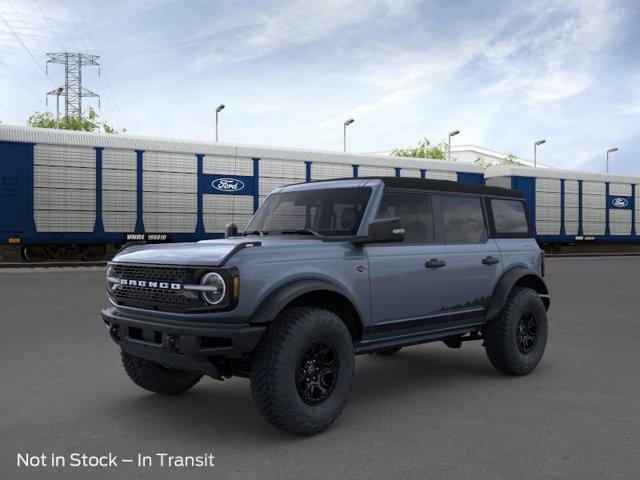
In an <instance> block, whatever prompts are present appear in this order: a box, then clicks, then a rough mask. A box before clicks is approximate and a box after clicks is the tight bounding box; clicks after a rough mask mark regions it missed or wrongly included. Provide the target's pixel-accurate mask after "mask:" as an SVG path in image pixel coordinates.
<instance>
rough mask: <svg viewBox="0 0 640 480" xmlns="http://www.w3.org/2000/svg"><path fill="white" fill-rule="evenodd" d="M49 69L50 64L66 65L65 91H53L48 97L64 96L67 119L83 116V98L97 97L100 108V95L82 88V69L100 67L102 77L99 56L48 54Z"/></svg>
mask: <svg viewBox="0 0 640 480" xmlns="http://www.w3.org/2000/svg"><path fill="white" fill-rule="evenodd" d="M47 56H48V57H49V60H47V69H48V68H49V64H50V63H59V64H62V65H64V90H63V91H62V92H60V89H55V90H51V91H50V92H48V93H47V95H58V96H59V95H64V97H65V100H64V114H65V116H66V117H70V116H71V117H81V116H82V98H83V97H96V98H98V107H99V106H100V95H98V94H97V93H94V92H92V91H91V90H89V89H88V88H85V87H83V86H82V67H93V66H97V67H98V76H99V75H100V64H99V63H98V59H99V58H100V57H99V56H98V55H88V54H86V53H66V52H65V53H47Z"/></svg>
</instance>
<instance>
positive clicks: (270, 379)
mask: <svg viewBox="0 0 640 480" xmlns="http://www.w3.org/2000/svg"><path fill="white" fill-rule="evenodd" d="M353 376H354V354H353V340H352V338H351V335H350V334H349V331H348V330H347V327H346V326H345V325H344V323H343V322H342V320H341V319H340V317H338V316H337V315H336V314H334V313H333V312H330V311H328V310H324V309H322V308H315V307H297V308H293V309H290V310H287V311H285V312H283V313H281V314H280V315H279V316H278V318H277V319H276V321H275V322H274V323H273V324H272V325H270V326H269V328H268V329H267V331H266V332H265V334H264V336H263V337H262V339H261V340H260V343H259V344H258V346H257V348H256V351H255V353H254V356H253V358H252V361H251V394H252V396H253V399H254V400H255V402H256V406H257V407H258V411H259V412H260V414H261V415H262V416H263V417H264V418H265V419H266V420H267V421H268V422H269V423H271V424H272V425H274V426H276V427H278V428H280V429H282V430H285V431H287V432H290V433H293V434H296V435H314V434H316V433H320V432H321V431H323V430H324V429H326V428H327V427H328V426H329V425H331V424H332V423H333V422H334V421H335V419H336V418H337V417H338V416H339V415H340V413H341V412H342V410H343V409H344V407H345V405H346V404H347V400H348V398H349V393H350V392H351V387H352V385H353Z"/></svg>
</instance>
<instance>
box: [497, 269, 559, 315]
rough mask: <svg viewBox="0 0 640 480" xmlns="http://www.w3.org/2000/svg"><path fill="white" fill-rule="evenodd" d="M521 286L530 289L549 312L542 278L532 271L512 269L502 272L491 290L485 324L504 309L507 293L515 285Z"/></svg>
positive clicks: (546, 293) (545, 286)
mask: <svg viewBox="0 0 640 480" xmlns="http://www.w3.org/2000/svg"><path fill="white" fill-rule="evenodd" d="M518 283H520V284H522V286H525V287H529V288H532V289H533V290H535V291H536V292H538V295H540V298H541V299H542V302H543V303H544V307H545V309H546V310H549V304H550V300H549V289H548V288H547V284H546V283H545V281H544V280H543V278H542V277H541V276H540V275H539V274H538V273H537V272H535V271H534V270H531V269H529V268H526V267H514V268H511V269H510V270H507V271H506V272H504V274H503V275H502V277H501V278H500V280H498V283H497V285H496V287H495V288H494V290H493V295H492V296H491V301H490V302H489V306H488V307H487V310H486V314H485V319H486V321H487V322H489V321H491V320H493V319H494V318H496V317H497V316H498V315H500V312H502V309H503V308H504V306H505V304H506V303H507V299H508V298H509V293H511V290H512V289H513V287H514V286H516V284H518Z"/></svg>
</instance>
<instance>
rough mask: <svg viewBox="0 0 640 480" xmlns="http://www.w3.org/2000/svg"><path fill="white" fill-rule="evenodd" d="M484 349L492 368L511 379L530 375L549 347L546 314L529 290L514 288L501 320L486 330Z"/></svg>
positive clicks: (494, 321)
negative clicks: (508, 375) (513, 376)
mask: <svg viewBox="0 0 640 480" xmlns="http://www.w3.org/2000/svg"><path fill="white" fill-rule="evenodd" d="M484 336H485V340H484V346H485V350H486V352H487V356H488V357H489V361H490V362H491V364H492V365H493V366H494V367H495V368H497V369H498V370H500V371H501V372H505V373H508V374H511V375H526V374H527V373H530V372H531V371H532V370H533V369H534V368H536V366H537V365H538V363H540V360H541V359H542V355H543V354H544V350H545V348H546V345H547V312H546V310H545V308H544V304H543V303H542V300H541V299H540V296H539V295H538V294H537V293H536V292H535V291H534V290H532V289H530V288H520V287H515V288H514V289H513V290H512V291H511V293H510V294H509V298H508V299H507V303H506V305H505V307H504V309H503V310H502V314H501V315H500V317H498V318H496V319H494V320H492V321H491V322H489V323H488V324H487V325H486V327H485V328H484Z"/></svg>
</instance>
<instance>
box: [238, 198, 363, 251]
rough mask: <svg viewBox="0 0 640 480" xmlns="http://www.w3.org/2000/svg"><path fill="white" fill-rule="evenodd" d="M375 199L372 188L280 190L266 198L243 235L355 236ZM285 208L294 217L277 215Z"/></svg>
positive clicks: (285, 214)
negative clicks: (276, 217) (277, 216)
mask: <svg viewBox="0 0 640 480" xmlns="http://www.w3.org/2000/svg"><path fill="white" fill-rule="evenodd" d="M372 199H373V189H372V188H371V187H370V186H348V187H332V188H308V189H297V190H287V189H285V190H281V191H278V192H274V193H272V194H270V195H269V196H268V197H267V199H266V200H265V201H264V203H263V204H262V205H261V206H260V208H259V209H258V211H257V212H256V214H255V215H254V217H253V218H252V219H251V221H250V222H249V224H248V225H247V226H246V228H245V229H244V233H243V234H244V235H278V236H281V235H308V236H315V237H325V238H336V239H337V238H350V237H355V236H357V235H358V232H359V229H360V227H361V225H362V221H363V218H364V217H365V213H366V212H367V209H368V207H369V206H370V204H371V202H372ZM283 209H289V210H290V212H291V214H290V213H289V212H286V210H285V212H284V213H279V214H278V213H276V212H278V210H281V211H282V210H283ZM294 210H295V214H293V213H294ZM276 215H279V216H280V218H279V219H277V220H276V219H275V216H276Z"/></svg>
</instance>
